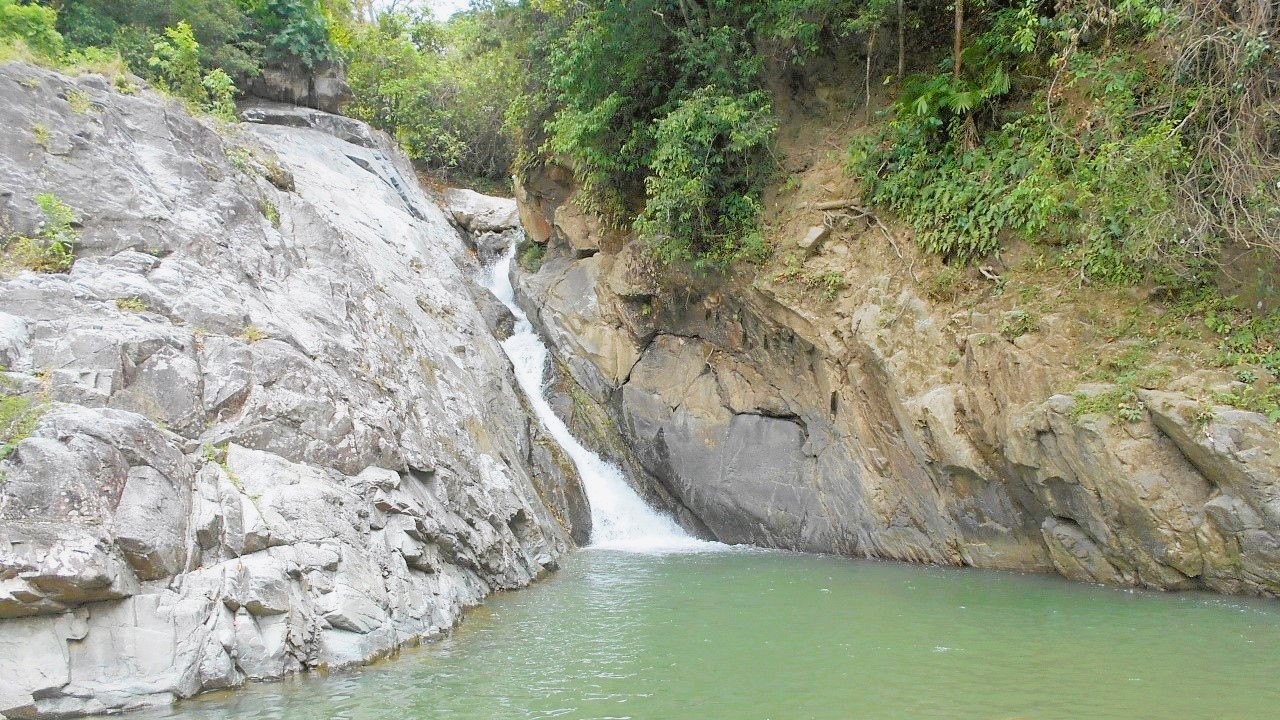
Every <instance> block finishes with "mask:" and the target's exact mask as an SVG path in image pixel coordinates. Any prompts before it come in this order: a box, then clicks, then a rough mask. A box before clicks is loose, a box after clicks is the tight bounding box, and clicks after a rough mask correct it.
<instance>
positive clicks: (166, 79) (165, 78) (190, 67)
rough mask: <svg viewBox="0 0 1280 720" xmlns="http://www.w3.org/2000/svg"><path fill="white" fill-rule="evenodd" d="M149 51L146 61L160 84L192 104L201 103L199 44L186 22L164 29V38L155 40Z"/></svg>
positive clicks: (205, 97) (202, 85)
mask: <svg viewBox="0 0 1280 720" xmlns="http://www.w3.org/2000/svg"><path fill="white" fill-rule="evenodd" d="M152 50H153V51H154V52H153V54H152V55H151V58H150V59H149V60H147V64H148V65H150V66H151V68H152V70H153V71H154V72H155V78H156V81H157V82H158V84H159V85H160V87H161V88H162V89H164V90H165V91H167V92H169V93H172V94H173V95H175V96H177V97H179V98H182V99H184V100H187V101H189V102H191V103H193V104H195V105H202V104H203V103H204V102H205V101H206V100H207V98H208V94H207V93H206V91H205V89H204V82H203V75H202V73H201V71H200V43H198V42H196V38H195V35H193V34H192V32H191V26H190V25H188V24H187V21H185V20H183V21H182V22H179V23H178V24H177V25H176V26H174V27H170V28H165V30H164V39H163V40H159V41H157V42H156V44H155V45H154V46H153V47H152Z"/></svg>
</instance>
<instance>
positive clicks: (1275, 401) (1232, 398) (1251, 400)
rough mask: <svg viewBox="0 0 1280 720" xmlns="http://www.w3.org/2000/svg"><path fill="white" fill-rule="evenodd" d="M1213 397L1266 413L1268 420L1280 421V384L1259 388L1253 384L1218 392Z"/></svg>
mask: <svg viewBox="0 0 1280 720" xmlns="http://www.w3.org/2000/svg"><path fill="white" fill-rule="evenodd" d="M1213 399H1214V400H1215V401H1217V402H1219V403H1222V404H1223V405H1230V406H1231V407H1234V408H1239V409H1241V410H1248V411H1249V412H1256V413H1259V414H1261V415H1265V416H1266V417H1267V419H1268V420H1270V421H1271V422H1274V423H1280V385H1277V384H1272V385H1269V386H1267V387H1266V388H1263V389H1259V388H1256V387H1253V386H1248V387H1244V388H1241V389H1239V390H1234V391H1232V392H1226V393H1216V394H1215V395H1214V397H1213Z"/></svg>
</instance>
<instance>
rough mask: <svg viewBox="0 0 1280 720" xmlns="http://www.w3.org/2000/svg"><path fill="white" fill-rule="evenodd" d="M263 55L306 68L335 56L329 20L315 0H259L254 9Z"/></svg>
mask: <svg viewBox="0 0 1280 720" xmlns="http://www.w3.org/2000/svg"><path fill="white" fill-rule="evenodd" d="M257 16H258V21H259V23H260V24H261V28H262V34H263V38H264V39H265V40H266V47H267V58H268V59H270V60H278V61H285V62H289V61H292V60H297V61H298V62H300V63H302V65H303V66H305V67H307V68H313V67H315V65H316V63H319V62H324V61H327V60H332V59H334V57H335V51H334V48H333V46H332V45H331V44H330V42H329V22H328V20H327V19H326V18H325V16H324V11H323V10H322V9H321V7H320V4H319V3H318V2H316V0H263V2H262V4H261V5H260V6H259V8H258V10H257Z"/></svg>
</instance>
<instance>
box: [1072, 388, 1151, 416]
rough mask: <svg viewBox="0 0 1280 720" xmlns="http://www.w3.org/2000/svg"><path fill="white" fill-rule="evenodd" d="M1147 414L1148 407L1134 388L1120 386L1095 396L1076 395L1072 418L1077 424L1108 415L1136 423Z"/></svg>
mask: <svg viewBox="0 0 1280 720" xmlns="http://www.w3.org/2000/svg"><path fill="white" fill-rule="evenodd" d="M1145 412H1146V407H1145V406H1144V405H1143V404H1142V401H1141V400H1139V399H1138V395H1137V393H1135V392H1134V390H1133V388H1131V387H1127V386H1120V387H1116V388H1113V389H1111V390H1107V391H1104V392H1100V393H1095V394H1093V395H1087V394H1085V393H1076V394H1075V397H1074V402H1073V403H1072V405H1071V412H1070V416H1071V419H1072V420H1075V421H1077V422H1078V421H1080V420H1081V419H1083V418H1085V417H1087V416H1089V415H1108V416H1111V417H1113V418H1115V419H1117V420H1123V421H1124V422H1128V423H1134V422H1138V421H1139V420H1141V419H1142V418H1143V417H1144V416H1145V415H1144V414H1145Z"/></svg>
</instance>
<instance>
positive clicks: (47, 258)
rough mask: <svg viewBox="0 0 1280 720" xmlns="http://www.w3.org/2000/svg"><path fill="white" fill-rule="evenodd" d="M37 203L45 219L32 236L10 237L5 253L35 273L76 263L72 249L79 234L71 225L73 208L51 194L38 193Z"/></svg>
mask: <svg viewBox="0 0 1280 720" xmlns="http://www.w3.org/2000/svg"><path fill="white" fill-rule="evenodd" d="M35 200H36V204H37V205H38V206H39V207H40V210H41V212H43V213H44V216H45V222H44V224H43V225H42V226H41V227H40V229H39V231H37V232H36V234H35V236H34V237H27V236H16V237H12V238H10V239H9V247H8V249H7V252H6V255H7V256H8V258H9V260H10V261H11V262H13V263H15V264H17V265H18V266H20V267H24V268H27V269H28V270H34V271H36V272H48V273H55V272H66V271H67V270H68V269H69V268H70V267H71V264H72V263H73V262H75V254H74V248H75V244H76V242H77V241H79V239H80V236H79V234H78V233H76V231H75V228H74V227H73V225H74V223H76V222H77V217H76V214H75V211H74V210H72V209H71V208H70V207H69V206H68V205H67V204H66V203H64V202H62V201H61V200H59V199H58V198H57V197H55V196H54V195H52V194H50V193H42V194H40V195H37V196H36V198H35Z"/></svg>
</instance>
